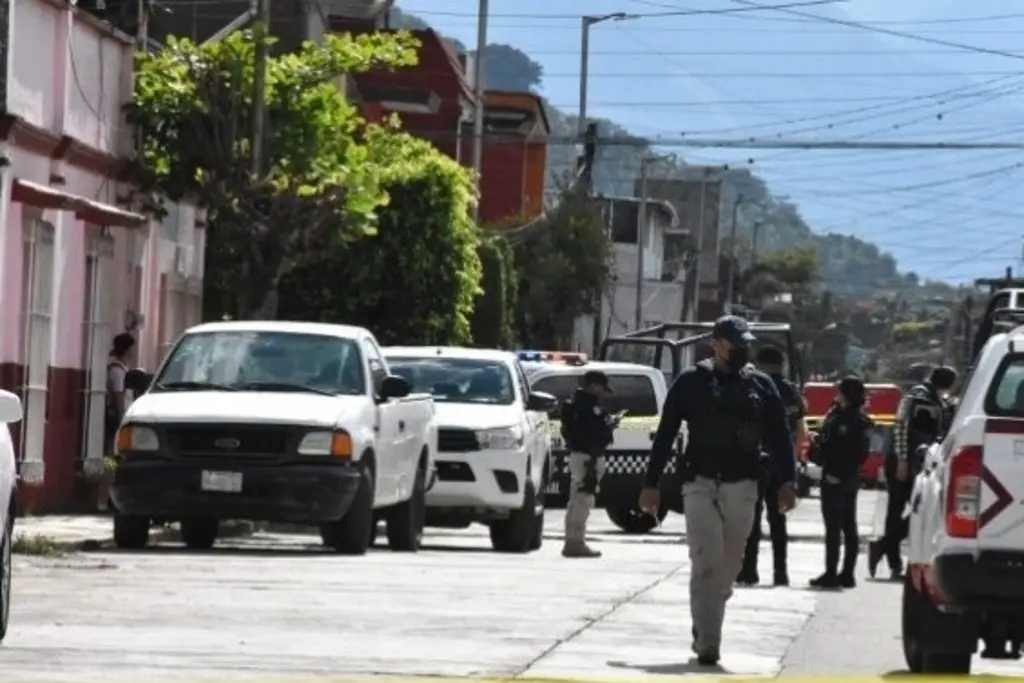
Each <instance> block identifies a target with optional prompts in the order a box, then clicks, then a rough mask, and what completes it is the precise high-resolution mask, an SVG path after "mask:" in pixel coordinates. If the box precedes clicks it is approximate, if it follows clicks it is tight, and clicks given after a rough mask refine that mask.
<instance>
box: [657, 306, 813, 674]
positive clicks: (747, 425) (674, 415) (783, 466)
mask: <svg viewBox="0 0 1024 683" xmlns="http://www.w3.org/2000/svg"><path fill="white" fill-rule="evenodd" d="M752 341H754V335H753V334H751V332H750V328H749V326H748V325H747V322H746V321H745V320H744V319H743V318H740V317H737V316H731V315H730V316H723V317H721V318H719V319H718V320H717V321H715V325H714V328H713V329H712V332H711V346H712V348H713V349H714V354H715V355H714V358H713V359H708V360H704V361H701V362H700V363H697V365H696V366H695V367H693V368H689V369H688V370H686V371H684V372H683V373H681V374H680V375H679V377H677V378H676V380H675V382H673V384H672V388H671V389H669V392H668V396H667V397H666V398H665V405H664V407H663V409H662V413H661V422H660V424H659V425H658V431H657V433H656V434H655V437H654V443H653V445H652V446H651V457H650V460H649V462H648V465H647V475H646V477H645V480H644V488H643V490H642V491H641V493H640V509H641V510H643V511H644V512H646V513H647V514H651V515H656V514H657V513H658V511H659V510H660V509H661V494H660V492H659V482H660V480H661V477H662V474H663V473H664V471H665V465H666V464H667V463H668V460H669V458H670V457H672V455H673V447H674V445H675V442H676V439H677V437H678V436H679V429H680V427H681V426H682V423H683V421H686V423H687V433H688V436H687V443H686V452H685V453H684V454H683V458H682V463H681V466H682V471H683V482H684V484H683V506H684V510H685V514H686V535H687V543H688V545H689V548H690V562H691V565H692V568H691V574H690V613H691V616H692V619H693V651H694V653H695V654H696V655H697V661H698V662H699V663H700V664H701V665H704V666H713V665H715V664H717V663H718V661H719V659H720V646H721V640H722V622H723V620H724V618H725V605H726V602H727V601H728V600H729V598H730V597H731V596H732V587H733V582H734V581H735V580H736V575H737V574H738V572H739V570H740V566H741V565H742V564H743V550H744V546H745V545H746V540H747V537H748V536H749V535H750V527H751V524H752V523H753V521H754V509H755V507H756V506H757V499H758V482H759V481H760V479H761V477H762V471H763V465H764V463H763V462H762V458H761V453H762V449H763V450H764V451H767V453H768V454H769V455H770V458H771V460H772V461H773V464H774V467H775V469H776V470H777V471H778V472H779V488H778V499H779V508H780V510H781V511H782V512H783V513H785V512H789V511H790V510H792V509H793V507H794V506H795V505H796V491H795V489H794V487H793V476H794V473H795V469H796V460H795V458H794V455H793V441H792V438H791V436H790V433H789V426H788V425H787V418H786V410H785V407H784V406H783V404H782V399H781V397H780V396H779V392H778V390H777V389H776V388H775V385H774V384H772V381H771V379H770V378H769V377H768V376H767V375H765V374H763V373H762V372H760V371H759V370H757V369H755V368H754V367H753V366H752V365H750V364H749V360H750V358H749V356H750V343H751V342H752Z"/></svg>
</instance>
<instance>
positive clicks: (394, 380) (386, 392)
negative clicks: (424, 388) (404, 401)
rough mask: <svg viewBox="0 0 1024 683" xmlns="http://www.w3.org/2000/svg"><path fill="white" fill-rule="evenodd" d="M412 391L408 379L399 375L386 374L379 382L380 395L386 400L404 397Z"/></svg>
mask: <svg viewBox="0 0 1024 683" xmlns="http://www.w3.org/2000/svg"><path fill="white" fill-rule="evenodd" d="M410 393H412V385H411V384H409V380H407V379H405V378H404V377H401V376H399V375H388V376H387V377H385V378H384V381H382V382H381V383H380V397H381V399H382V400H384V401H387V400H390V399H392V398H405V397H406V396H408V395H409V394H410Z"/></svg>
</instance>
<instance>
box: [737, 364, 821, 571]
mask: <svg viewBox="0 0 1024 683" xmlns="http://www.w3.org/2000/svg"><path fill="white" fill-rule="evenodd" d="M785 363H786V357H785V355H784V354H783V353H782V349H780V348H778V347H776V346H765V347H762V348H761V350H760V351H758V353H757V367H758V368H759V369H760V370H761V372H763V373H765V374H766V375H768V376H769V377H770V378H771V380H772V383H773V384H774V385H775V388H776V389H778V391H779V395H780V396H781V397H782V404H783V405H784V406H785V407H786V416H787V417H788V419H789V431H790V434H792V436H793V442H794V447H795V445H796V444H799V443H801V441H802V439H803V437H804V432H805V431H806V425H805V424H804V417H805V416H806V414H807V411H806V410H805V408H804V399H803V397H802V396H801V395H800V390H799V389H797V388H796V385H794V384H793V383H792V382H790V381H789V380H788V379H786V378H785V377H784V376H783V370H784V366H785ZM765 474H766V476H765V477H764V479H763V480H762V482H761V483H762V487H761V496H760V497H758V499H757V508H756V509H755V510H754V525H753V528H752V529H751V530H750V536H748V537H747V547H746V551H745V552H744V554H743V568H742V569H741V570H740V575H739V576H738V577H737V578H736V582H737V583H739V584H741V585H745V586H756V585H757V584H758V583H759V582H760V576H759V575H758V573H757V555H758V550H759V546H760V544H761V517H762V516H765V515H766V516H767V517H768V529H769V532H770V535H771V540H772V561H773V566H774V570H775V571H774V577H773V578H774V581H773V583H774V584H775V585H776V586H788V585H789V571H788V568H787V563H786V560H787V550H788V548H787V546H788V544H789V536H788V533H787V530H786V515H784V514H782V512H781V511H780V510H779V498H778V491H779V476H778V473H777V472H776V471H775V468H773V467H768V468H767V471H766V473H765ZM766 504H767V509H766V508H765V505H766Z"/></svg>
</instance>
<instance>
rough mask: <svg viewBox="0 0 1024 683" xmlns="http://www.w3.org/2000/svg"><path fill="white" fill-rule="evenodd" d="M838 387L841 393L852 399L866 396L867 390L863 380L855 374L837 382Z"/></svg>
mask: <svg viewBox="0 0 1024 683" xmlns="http://www.w3.org/2000/svg"><path fill="white" fill-rule="evenodd" d="M836 388H837V389H838V390H839V393H840V394H842V395H843V396H845V397H846V398H848V399H850V400H851V401H856V400H860V399H862V398H864V393H865V391H866V390H867V389H866V387H865V386H864V382H863V380H861V379H860V378H859V377H855V376H854V375H848V376H846V377H844V378H842V379H841V380H839V382H838V383H837V384H836Z"/></svg>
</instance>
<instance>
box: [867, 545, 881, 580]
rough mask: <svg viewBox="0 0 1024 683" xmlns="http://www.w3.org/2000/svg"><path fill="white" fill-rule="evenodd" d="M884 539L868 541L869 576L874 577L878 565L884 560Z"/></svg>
mask: <svg viewBox="0 0 1024 683" xmlns="http://www.w3.org/2000/svg"><path fill="white" fill-rule="evenodd" d="M882 555H883V553H882V541H881V540H877V541H871V543H868V576H870V577H871V578H872V579H873V578H875V574H876V573H877V572H878V565H879V564H881V562H882Z"/></svg>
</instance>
